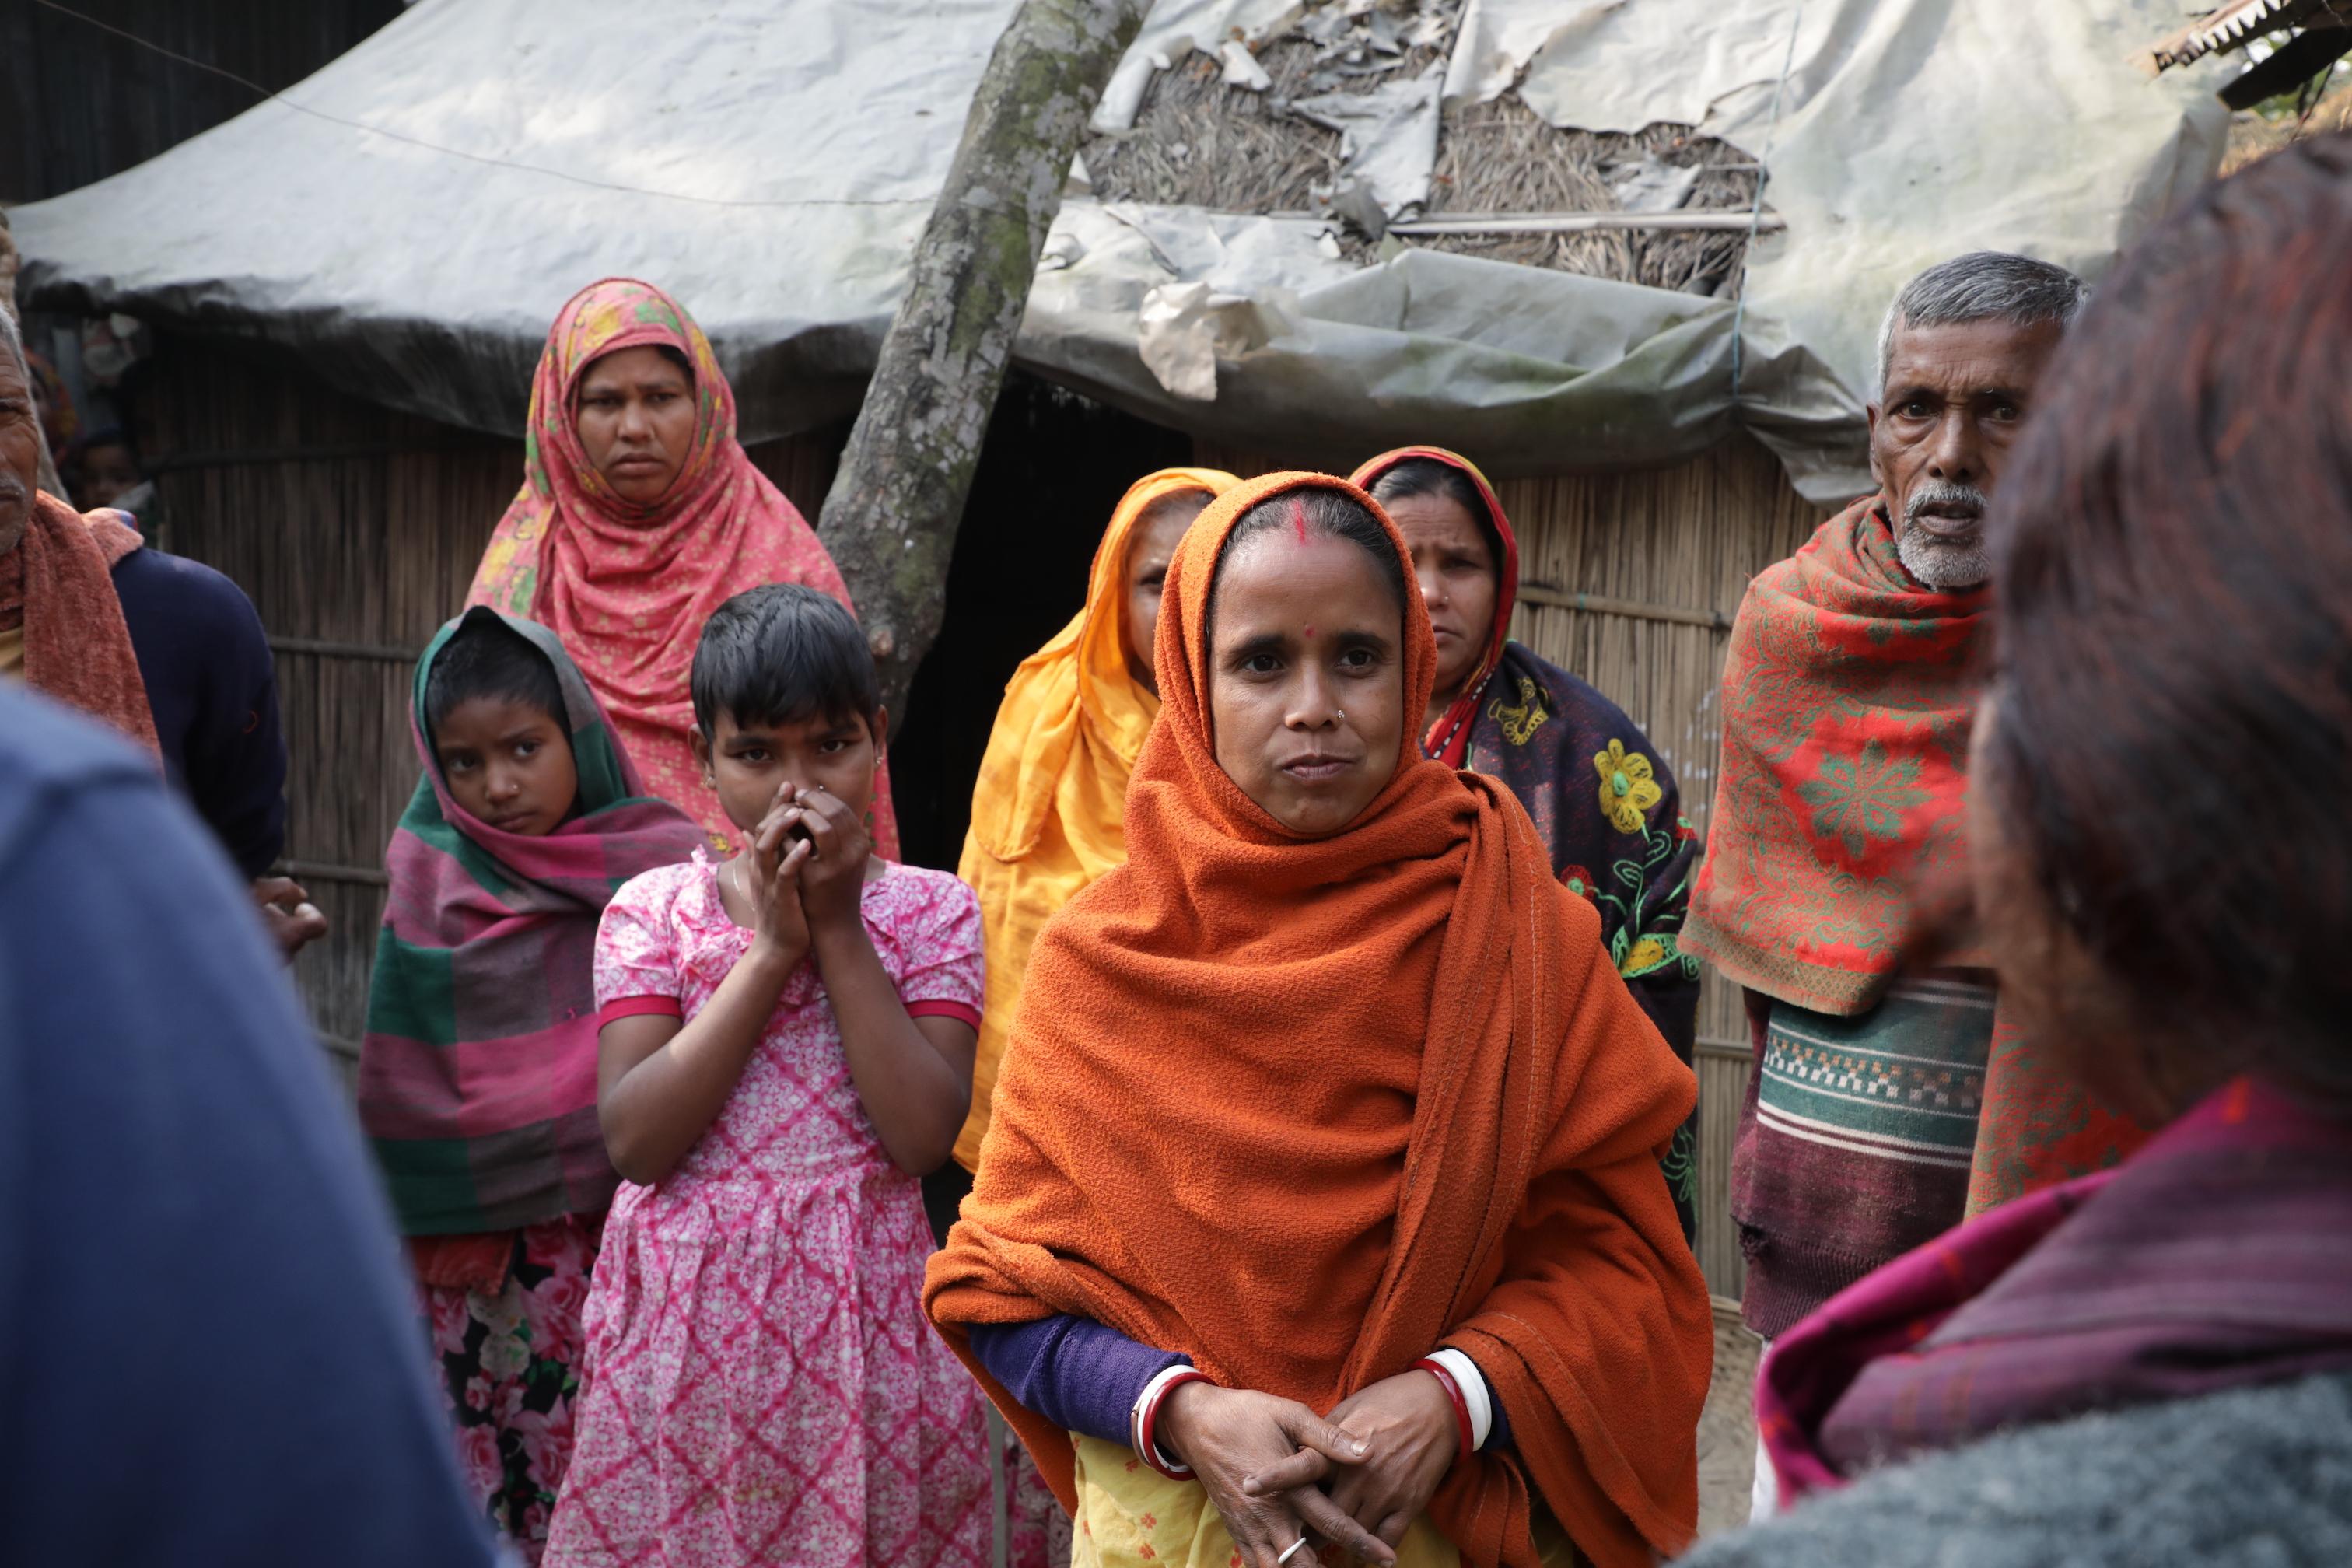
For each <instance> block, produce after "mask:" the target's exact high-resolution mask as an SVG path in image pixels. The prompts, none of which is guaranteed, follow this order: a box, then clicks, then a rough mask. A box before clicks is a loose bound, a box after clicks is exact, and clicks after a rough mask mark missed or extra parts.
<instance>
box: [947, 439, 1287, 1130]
mask: <svg viewBox="0 0 2352 1568" xmlns="http://www.w3.org/2000/svg"><path fill="white" fill-rule="evenodd" d="M1240 482H1241V481H1240V480H1238V479H1234V476H1233V475H1231V474H1229V473H1226V472H1225V471H1224V470H1223V469H1222V468H1162V469H1160V471H1159V472H1157V473H1152V474H1146V475H1145V476H1144V477H1143V478H1141V479H1138V480H1136V481H1135V484H1134V485H1133V486H1132V487H1131V488H1130V489H1129V490H1128V492H1127V494H1126V496H1125V497H1123V498H1122V499H1121V500H1120V501H1119V503H1118V510H1115V511H1113V512H1112V513H1111V519H1110V527H1109V528H1108V530H1107V531H1105V532H1104V534H1103V539H1102V543H1101V544H1100V545H1099V546H1098V547H1097V549H1096V551H1095V564H1094V572H1093V574H1092V575H1091V576H1090V577H1089V578H1088V579H1087V602H1086V605H1085V607H1084V608H1083V609H1081V610H1079V612H1078V613H1077V614H1076V615H1075V616H1071V617H1070V624H1069V625H1068V626H1064V627H1063V628H1062V629H1061V631H1060V632H1059V633H1058V634H1056V635H1055V637H1054V640H1053V641H1051V642H1049V643H1047V644H1046V645H1045V647H1041V648H1039V649H1038V650H1037V651H1036V652H1035V653H1034V654H1031V655H1030V656H1029V657H1028V658H1025V659H1024V660H1023V661H1022V663H1021V668H1019V669H1017V670H1015V671H1013V679H1012V680H1011V681H1010V682H1008V683H1007V684H1006V686H1005V688H1004V705H1003V707H1002V708H1000V709H998V710H997V712H996V727H995V729H993V730H992V731H990V732H989V736H988V752H987V755H985V756H984V757H982V759H981V763H980V782H979V784H977V785H976V786H975V787H974V788H973V790H972V795H971V832H970V833H968V834H967V835H965V837H964V841H963V863H962V864H961V866H960V867H958V868H957V870H958V874H959V875H961V877H962V878H963V879H964V880H965V881H966V882H969V883H970V884H971V887H972V890H973V891H974V892H976V893H978V894H979V895H980V918H981V925H982V930H983V931H985V933H986V942H987V950H988V951H987V958H988V997H987V1005H986V1006H984V1007H983V1008H982V1010H981V1018H982V1022H981V1026H980V1050H979V1055H978V1056H977V1058H975V1059H974V1061H973V1063H972V1073H971V1118H970V1119H969V1120H967V1121H965V1122H964V1126H963V1131H962V1133H961V1135H960V1136H958V1138H957V1139H956V1147H955V1157H956V1159H957V1160H958V1161H960V1162H961V1163H962V1164H963V1166H964V1167H965V1169H967V1170H974V1169H977V1168H978V1167H979V1163H980V1142H981V1138H982V1134H984V1133H985V1132H987V1131H988V1113H989V1100H990V1095H991V1092H992V1089H994V1087H995V1083H996V1067H997V1062H998V1061H999V1060H1000V1059H1001V1058H1003V1054H1004V1040H1005V1034H1006V1028H1007V1026H1008V1025H1009V1024H1010V1023H1011V1022H1012V1018H1013V1002H1014V1000H1015V999H1016V998H1017V997H1019V995H1020V994H1021V977H1022V975H1023V973H1024V972H1026V970H1027V969H1028V967H1029V949H1030V946H1031V944H1032V943H1034V942H1035V941H1036V940H1037V932H1038V930H1039V928H1041V927H1043V926H1044V925H1045V921H1046V920H1047V918H1048V917H1050V916H1051V915H1052V914H1053V913H1054V911H1055V910H1058V909H1060V908H1061V907H1062V906H1063V905H1064V904H1066V903H1068V902H1069V901H1070V899H1071V897H1072V895H1074V894H1076V892H1077V890H1078V889H1081V888H1083V887H1085V886H1086V885H1087V883H1089V882H1091V881H1093V880H1094V879H1096V878H1097V877H1099V876H1101V875H1102V874H1103V873H1104V872H1105V871H1108V870H1109V869H1110V868H1112V867H1114V866H1116V865H1118V863H1119V862H1120V861H1122V860H1124V859H1126V858H1127V834H1126V830H1125V818H1126V812H1125V804H1126V800H1127V780H1128V775H1129V773H1133V772H1134V771H1135V755H1136V753H1137V752H1139V751H1141V750H1142V749H1143V737H1144V735H1145V733H1146V732H1147V731H1150V728H1151V721H1152V719H1153V717H1154V716H1155V715H1157V714H1158V713H1159V711H1160V699H1159V698H1157V697H1155V696H1153V695H1152V694H1151V692H1150V690H1149V689H1146V688H1145V687H1144V686H1143V684H1142V683H1141V682H1139V681H1138V680H1137V679H1135V677H1134V676H1133V675H1132V674H1130V673H1129V670H1128V668H1127V628H1126V626H1125V616H1124V609H1123V606H1124V605H1125V601H1126V590H1127V556H1128V545H1129V534H1130V533H1131V532H1132V531H1134V528H1135V525H1136V522H1137V521H1139V519H1140V518H1141V517H1142V516H1143V514H1144V513H1145V512H1147V511H1149V510H1151V507H1152V505H1153V503H1155V502H1157V501H1160V500H1164V499H1166V498H1167V497H1169V496H1176V495H1185V494H1188V493H1189V494H1199V493H1201V492H1203V491H1205V492H1206V493H1207V494H1208V495H1210V496H1220V495H1223V493H1224V492H1225V491H1227V490H1229V489H1232V488H1233V487H1234V485H1236V484H1239V483H1240Z"/></svg>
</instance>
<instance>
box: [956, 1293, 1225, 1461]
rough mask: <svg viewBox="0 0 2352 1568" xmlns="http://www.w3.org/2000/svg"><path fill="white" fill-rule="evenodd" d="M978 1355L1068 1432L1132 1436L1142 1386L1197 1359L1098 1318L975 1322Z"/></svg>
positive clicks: (1110, 1438)
mask: <svg viewBox="0 0 2352 1568" xmlns="http://www.w3.org/2000/svg"><path fill="white" fill-rule="evenodd" d="M971 1352H972V1354H974V1355H976V1356H978V1357H979V1358H980V1364H981V1365H982V1366H984V1367H986V1368H987V1369H988V1373H989V1375H990V1376H991V1377H993V1378H994V1379H996V1381H997V1382H999V1383H1001V1384H1003V1385H1004V1387H1005V1391H1006V1392H1007V1393H1009V1394H1012V1395H1013V1398H1014V1399H1015V1400H1016V1401H1018V1402H1019V1403H1020V1405H1021V1406H1022V1408H1023V1409H1024V1410H1034V1411H1035V1412H1036V1413H1037V1414H1038V1415H1042V1416H1044V1417H1045V1419H1046V1420H1048V1421H1051V1422H1052V1423H1053V1424H1054V1425H1055V1426H1059V1427H1061V1428H1062V1429H1063V1430H1064V1431H1066V1432H1077V1433H1082V1434H1084V1435H1085V1436H1089V1437H1099V1438H1101V1439H1102V1440H1103V1441H1105V1442H1107V1443H1118V1444H1125V1443H1126V1442H1127V1441H1128V1430H1127V1417H1128V1414H1129V1412H1130V1411H1131V1410H1133V1409H1134V1408H1135V1401H1136V1396H1137V1395H1139V1394H1141V1393H1142V1392H1143V1385H1144V1384H1148V1383H1150V1381H1151V1380H1152V1379H1153V1378H1155V1377H1157V1376H1159V1375H1160V1373H1163V1372H1165V1371H1167V1370H1168V1369H1169V1368H1170V1367H1171V1366H1190V1365H1191V1364H1192V1358H1191V1357H1190V1356H1181V1355H1176V1354H1173V1353H1171V1352H1167V1351H1156V1350H1153V1349H1151V1348H1150V1347H1149V1346H1147V1345H1139V1344H1137V1343H1136V1342H1134V1341H1133V1340H1131V1339H1129V1338H1128V1337H1127V1336H1126V1335H1125V1334H1122V1333H1120V1332H1119V1331H1118V1330H1117V1329H1112V1328H1106V1327H1104V1326H1103V1325H1102V1324H1100V1323H1097V1322H1096V1321H1093V1320H1092V1319H1091V1318H1078V1317H1070V1316H1066V1315H1065V1316H1062V1317H1055V1318H1040V1319H1038V1320H1036V1321H1034V1322H1028V1323H975V1324H973V1325H972V1326H971Z"/></svg>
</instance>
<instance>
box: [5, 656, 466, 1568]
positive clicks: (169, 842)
mask: <svg viewBox="0 0 2352 1568" xmlns="http://www.w3.org/2000/svg"><path fill="white" fill-rule="evenodd" d="M245 902H246V895H245V892H244V889H243V887H242V885H241V884H240V883H239V882H238V881H237V880H236V879H235V878H234V877H233V875H232V874H231V872H230V869H229V867H228V865H227V864H226V862H225V861H224V860H223V859H222V858H221V855H220V852H219V850H218V849H217V848H215V847H214V846H213V844H212V843H211V842H210V841H209V840H208V839H207V837H205V835H204V833H203V832H202V831H201V830H200V829H199V828H198V826H197V824H196V822H195V820H194V817H192V816H189V814H188V812H187V810H186V809H185V807H184V806H183V805H180V804H179V803H178V802H177V801H175V800H173V799H172V798H171V797H170V795H168V794H167V793H166V792H165V790H164V787H163V780H162V778H161V777H160V776H159V775H158V774H157V773H156V772H155V769H154V767H153V765H152V759H151V758H144V757H142V756H141V755H140V754H139V753H138V752H134V751H133V750H132V749H131V747H130V746H129V745H128V744H126V743H125V742H123V741H122V740H121V738H120V737H119V736H114V735H110V734H109V733H107V732H105V731H102V730H101V729H100V727H99V726H97V725H95V724H92V723H90V722H89V721H85V720H83V719H80V718H78V717H76V716H74V715H72V714H70V713H68V712H67V711H66V710H63V709H61V708H58V707H57V706H55V705H53V704H51V703H48V702H46V701H44V700H40V699H37V698H35V697H29V696H26V695H25V694H24V693H22V692H19V691H16V690H11V689H0V1072H5V1075H6V1082H7V1086H8V1087H7V1089H6V1090H5V1092H0V1151H5V1161H0V1366H5V1367H6V1368H7V1374H6V1392H5V1396H0V1424H4V1425H0V1474H5V1476H6V1477H7V1480H6V1483H5V1490H6V1495H7V1507H6V1523H5V1525H0V1557H5V1559H6V1560H7V1561H10V1562H16V1563H106V1564H109V1565H110V1568H133V1565H138V1564H146V1563H173V1564H182V1563H189V1564H213V1563H221V1564H227V1563H337V1564H340V1565H343V1568H362V1565H369V1564H379V1563H380V1564H384V1565H386V1568H390V1565H393V1564H403V1565H405V1564H410V1563H436V1564H443V1563H446V1564H458V1565H463V1564H488V1563H492V1562H494V1561H495V1560H496V1559H495V1557H494V1554H493V1549H492V1547H491V1544H490V1540H489V1535H488V1529H487V1528H486V1526H485V1524H484V1522H483V1521H482V1520H481V1518H480V1517H479V1514H478V1510H476V1509H475V1508H474V1507H473V1506H472V1505H471V1504H470V1503H469V1501H468V1500H467V1498H466V1497H465V1496H464V1495H463V1493H462V1492H461V1491H460V1489H459V1487H458V1481H457V1467H456V1462H455V1460H454V1458H452V1455H451V1451H450V1443H449V1436H448V1431H447V1428H446V1426H444V1425H443V1422H442V1418H441V1415H440V1411H439V1408H438V1400H437V1399H436V1396H435V1394H433V1392H432V1390H431V1389H430V1388H429V1387H428V1386H427V1384H426V1383H425V1373H424V1371H423V1365H422V1356H421V1354H420V1331H419V1330H418V1327H417V1324H416V1318H415V1309H414V1307H413V1306H412V1304H411V1300H410V1298H409V1295H408V1292H407V1290H406V1289H405V1288H404V1284H403V1281H402V1279H401V1277H400V1271H399V1268H398V1265H397V1263H396V1261H395V1258H396V1253H395V1249H394V1238H393V1233H392V1224H391V1219H390V1216H389V1215H387V1214H386V1213H385V1211H384V1205H383V1198H382V1197H381V1196H380V1195H379V1194H378V1192H377V1189H376V1184H375V1182H374V1179H373V1176H372V1175H371V1174H370V1173H369V1172H368V1171H367V1170H366V1168H365V1165H364V1163H363V1161H362V1156H361V1153H360V1150H359V1142H358V1137H357V1134H356V1133H355V1132H354V1131H352V1126H351V1121H350V1115H349V1112H348V1111H347V1110H345V1108H344V1107H342V1106H341V1105H340V1104H338V1103H337V1102H336V1099H335V1095H334V1092H333V1090H332V1089H331V1087H330V1086H329V1083H328V1080H327V1077H326V1073H325V1070H324V1068H322V1066H321V1065H320V1060H319V1056H318V1047H317V1045H316V1043H315V1042H313V1041H312V1039H311V1038H310V1035H309V1034H308V1032H307V1031H306V1030H305V1029H304V1027H303V1026H302V1021H301V1019H300V1017H299V1015H298V1013H297V1011H296V1008H295V1005H294V999H293V996H292V994H291V993H290V992H289V990H288V988H287V984H286V981H285V978H284V975H283V973H282V971H281V970H280V968H279V966H278V963H275V962H274V959H273V955H272V954H271V953H270V952H269V951H268V948H267V947H266V946H265V943H264V939H263V936H262V933H261V931H259V930H258V929H257V927H256V926H255V924H254V922H253V921H252V920H251V919H250V918H249V917H246V916H243V915H242V914H241V913H240V909H241V906H243V905H244V903H245Z"/></svg>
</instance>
